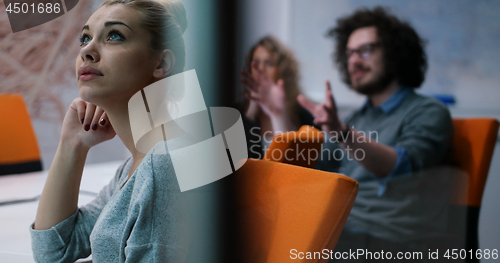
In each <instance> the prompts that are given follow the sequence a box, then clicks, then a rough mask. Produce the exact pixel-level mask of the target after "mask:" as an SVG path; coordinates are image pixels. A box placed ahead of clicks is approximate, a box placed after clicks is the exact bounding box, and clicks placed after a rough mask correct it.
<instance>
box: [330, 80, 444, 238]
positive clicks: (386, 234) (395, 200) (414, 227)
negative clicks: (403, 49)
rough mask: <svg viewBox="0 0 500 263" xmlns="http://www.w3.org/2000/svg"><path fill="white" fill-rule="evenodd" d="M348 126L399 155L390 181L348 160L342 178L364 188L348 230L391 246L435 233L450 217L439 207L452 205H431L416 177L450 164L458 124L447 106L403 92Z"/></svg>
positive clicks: (355, 117) (407, 90) (356, 116)
mask: <svg viewBox="0 0 500 263" xmlns="http://www.w3.org/2000/svg"><path fill="white" fill-rule="evenodd" d="M345 123H346V124H347V125H348V126H349V127H354V129H356V130H357V131H360V132H364V133H365V134H366V135H367V136H369V135H372V137H371V138H372V140H376V141H377V142H379V143H382V144H385V145H388V146H391V147H394V149H395V150H396V152H397V154H398V157H397V162H396V166H395V167H394V169H393V171H392V172H391V173H390V174H389V175H388V176H387V177H385V178H378V177H376V176H375V175H374V174H372V173H371V172H370V171H368V170H366V169H365V168H364V167H363V166H362V165H361V164H360V163H359V162H358V161H356V160H348V159H347V158H343V159H342V161H341V165H340V170H339V172H340V173H342V174H345V175H347V176H349V177H351V178H353V179H355V180H357V181H358V182H359V192H358V195H357V197H356V200H355V202H354V206H353V208H352V210H351V214H350V215H349V218H348V220H347V223H346V228H348V229H355V230H358V231H363V232H367V233H370V234H372V235H374V236H378V237H382V238H386V239H391V240H408V239H411V238H415V237H418V236H421V235H422V234H424V233H426V234H428V233H432V232H433V229H434V228H435V227H437V225H438V224H436V220H437V219H438V218H441V217H442V216H443V215H444V214H443V211H442V210H440V208H437V206H436V207H435V208H436V209H434V208H433V207H434V206H435V205H434V204H437V203H439V202H440V201H444V202H446V200H440V201H438V200H433V199H432V198H430V199H426V196H428V195H424V194H423V192H419V191H420V190H419V188H418V187H421V185H424V184H422V182H419V181H418V180H420V178H421V177H420V176H416V175H417V174H419V173H420V172H423V171H426V170H428V169H429V168H431V167H436V166H440V165H443V164H446V162H447V160H448V159H449V158H448V157H449V156H450V155H451V144H452V139H453V122H452V119H451V116H450V113H449V111H448V109H447V108H446V106H445V105H444V104H442V103H441V102H439V101H437V100H435V99H434V98H431V97H427V96H423V95H419V94H417V93H415V92H414V91H413V89H410V88H400V89H398V90H397V91H395V92H394V93H393V94H392V95H391V96H390V97H389V99H388V100H387V101H385V102H384V103H383V104H382V105H380V106H379V107H372V106H371V105H370V104H369V103H366V104H365V105H364V106H363V107H361V108H360V109H359V110H357V111H355V112H354V113H353V114H352V115H350V116H349V117H347V118H346V120H345ZM366 158H369V157H366ZM417 185H419V186H418V187H417ZM422 189H425V188H422ZM417 196H418V197H417ZM445 199H446V198H445ZM423 229H426V231H423Z"/></svg>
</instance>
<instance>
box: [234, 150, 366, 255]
mask: <svg viewBox="0 0 500 263" xmlns="http://www.w3.org/2000/svg"><path fill="white" fill-rule="evenodd" d="M233 176H234V177H233ZM231 177H233V178H234V179H235V180H236V182H237V184H236V185H237V186H238V193H239V195H238V196H239V199H238V200H237V202H238V204H239V206H238V207H239V208H240V209H242V211H243V213H240V215H241V218H242V220H243V221H242V225H241V231H239V233H240V235H241V239H242V240H243V242H244V244H245V251H244V252H245V253H248V255H249V257H250V258H248V259H249V261H248V262H273V263H274V262H288V261H292V262H304V261H306V260H305V259H304V260H299V259H296V260H292V259H291V258H290V257H291V256H292V257H293V255H292V254H291V249H296V252H295V253H298V252H307V251H310V252H314V251H316V252H318V251H321V250H322V249H331V250H333V249H334V248H335V245H336V244H337V240H338V238H339V236H340V233H341V232H342V229H343V227H344V224H345V222H346V220H347V217H348V215H349V213H350V211H351V208H352V206H353V204H354V200H355V199H356V195H357V193H358V182H357V181H355V180H353V179H352V178H349V177H347V176H343V175H339V174H335V173H329V172H324V171H320V170H314V169H309V168H304V167H299V166H296V165H289V164H283V163H277V162H273V161H266V160H255V159H248V161H247V162H246V163H245V165H243V167H242V168H240V170H238V171H237V172H236V174H234V175H232V176H231ZM327 261H328V260H323V259H321V260H319V259H317V260H314V261H311V260H307V262H327Z"/></svg>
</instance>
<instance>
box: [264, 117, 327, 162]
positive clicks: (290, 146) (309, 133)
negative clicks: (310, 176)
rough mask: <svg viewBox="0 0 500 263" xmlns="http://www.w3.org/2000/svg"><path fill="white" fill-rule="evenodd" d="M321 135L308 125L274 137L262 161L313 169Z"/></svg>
mask: <svg viewBox="0 0 500 263" xmlns="http://www.w3.org/2000/svg"><path fill="white" fill-rule="evenodd" d="M322 144H323V133H322V132H321V131H320V130H318V129H316V128H314V127H312V126H309V125H304V126H302V127H301V128H300V129H299V130H298V131H294V132H286V133H282V134H278V135H276V136H274V138H273V141H272V142H271V145H270V146H269V149H267V151H266V153H265V155H264V160H268V161H275V162H279V163H288V164H293V165H298V166H302V167H308V168H313V167H314V165H315V164H316V162H317V161H318V159H319V157H320V156H321V145H322Z"/></svg>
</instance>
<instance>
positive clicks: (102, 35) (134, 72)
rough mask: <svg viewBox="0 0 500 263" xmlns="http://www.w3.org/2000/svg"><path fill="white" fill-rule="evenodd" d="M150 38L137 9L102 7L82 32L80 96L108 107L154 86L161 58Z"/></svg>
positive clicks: (78, 66)
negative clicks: (155, 52) (153, 49)
mask: <svg viewBox="0 0 500 263" xmlns="http://www.w3.org/2000/svg"><path fill="white" fill-rule="evenodd" d="M150 39H151V37H150V34H149V32H148V31H147V30H145V29H143V28H142V27H140V19H139V15H138V13H137V11H136V10H134V9H132V8H129V7H126V6H124V5H122V4H115V5H111V6H103V7H101V8H99V9H98V10H97V11H96V12H95V13H94V14H93V15H92V16H91V17H90V18H89V20H88V22H87V23H86V24H85V26H84V27H83V30H82V33H81V39H80V40H81V41H80V42H81V46H82V48H81V50H80V53H79V54H78V56H77V58H76V78H77V84H78V89H79V91H80V97H81V98H82V99H83V100H86V101H88V102H92V103H94V104H97V105H99V106H101V107H103V108H104V106H106V103H108V104H109V103H117V102H122V101H125V102H128V100H129V98H130V97H131V96H132V95H133V94H135V93H136V92H138V91H139V90H140V89H142V88H144V87H145V86H147V85H149V84H151V83H153V82H154V77H153V72H154V69H155V68H156V67H157V64H158V63H159V62H161V58H160V59H158V58H159V56H158V55H156V54H154V52H152V51H151V49H150Z"/></svg>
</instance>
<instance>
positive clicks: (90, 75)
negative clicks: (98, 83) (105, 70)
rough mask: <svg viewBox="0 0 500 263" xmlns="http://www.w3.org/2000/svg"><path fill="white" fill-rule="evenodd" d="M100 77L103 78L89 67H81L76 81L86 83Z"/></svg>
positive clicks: (97, 71) (98, 72)
mask: <svg viewBox="0 0 500 263" xmlns="http://www.w3.org/2000/svg"><path fill="white" fill-rule="evenodd" d="M100 76H103V74H102V73H101V72H100V71H99V70H97V69H95V68H93V67H91V66H83V67H80V68H79V69H78V79H79V80H82V81H88V80H91V79H94V78H97V77H100Z"/></svg>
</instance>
